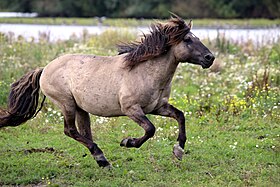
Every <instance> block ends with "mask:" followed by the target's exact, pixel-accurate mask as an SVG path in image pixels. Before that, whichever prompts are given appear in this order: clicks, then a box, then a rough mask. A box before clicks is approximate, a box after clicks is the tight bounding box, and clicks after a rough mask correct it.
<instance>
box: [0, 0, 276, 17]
mask: <svg viewBox="0 0 280 187" xmlns="http://www.w3.org/2000/svg"><path fill="white" fill-rule="evenodd" d="M0 11H16V12H37V13H38V15H39V16H41V17H95V16H98V17H101V16H106V17H112V18H132V17H133V18H167V17H169V16H170V13H169V12H174V13H176V14H178V15H180V16H182V17H187V18H279V17H280V1H278V0H207V1H205V0H0Z"/></svg>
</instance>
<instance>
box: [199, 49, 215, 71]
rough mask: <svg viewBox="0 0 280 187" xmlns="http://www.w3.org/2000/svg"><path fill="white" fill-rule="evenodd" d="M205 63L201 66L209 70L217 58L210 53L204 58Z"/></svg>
mask: <svg viewBox="0 0 280 187" xmlns="http://www.w3.org/2000/svg"><path fill="white" fill-rule="evenodd" d="M204 60H205V61H204V62H201V66H202V68H203V69H206V68H209V67H210V66H212V64H213V62H214V60H215V57H214V55H213V54H212V53H208V54H206V55H205V56H204Z"/></svg>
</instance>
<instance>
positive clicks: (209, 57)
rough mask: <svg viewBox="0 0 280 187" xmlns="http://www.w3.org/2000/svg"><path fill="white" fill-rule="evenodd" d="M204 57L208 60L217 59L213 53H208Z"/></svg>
mask: <svg viewBox="0 0 280 187" xmlns="http://www.w3.org/2000/svg"><path fill="white" fill-rule="evenodd" d="M204 58H205V59H206V60H207V61H213V60H214V59H215V57H214V56H213V55H212V54H211V53H208V54H207V55H205V56H204Z"/></svg>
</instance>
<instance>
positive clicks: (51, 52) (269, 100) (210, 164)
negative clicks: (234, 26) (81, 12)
mask: <svg viewBox="0 0 280 187" xmlns="http://www.w3.org/2000/svg"><path fill="white" fill-rule="evenodd" d="M135 38H136V35H135V33H130V32H129V31H127V30H125V31H123V32H121V31H113V30H108V31H106V32H104V33H103V34H101V35H99V36H95V35H93V36H90V35H86V34H85V35H84V36H83V38H79V39H78V38H73V39H71V40H68V41H57V42H49V41H48V40H47V39H46V38H41V39H40V41H39V42H34V41H28V42H27V41H26V40H25V39H24V38H22V37H18V38H13V37H11V36H6V35H4V34H1V35H0V40H1V42H0V106H1V107H6V100H7V97H8V93H9V87H10V85H11V83H12V82H14V81H15V80H17V79H18V78H20V77H21V76H22V75H24V74H25V73H26V72H28V71H30V70H32V69H34V68H36V67H44V66H45V65H46V64H48V63H49V62H50V61H51V60H52V59H54V58H56V57H58V56H60V55H62V54H66V53H84V54H96V55H116V54H117V51H116V47H115V44H116V43H117V42H118V41H129V40H135ZM203 42H204V43H205V44H206V46H208V47H209V48H210V49H211V50H212V51H213V52H214V54H215V56H216V60H215V64H214V65H213V66H212V67H211V68H210V69H208V70H203V69H202V68H201V67H199V66H195V65H191V64H187V63H186V64H180V65H179V67H178V69H177V72H176V74H175V77H174V79H173V87H172V95H171V98H170V102H171V103H172V104H173V105H174V106H176V107H178V108H179V109H181V110H182V111H184V114H185V117H186V129H187V143H186V148H185V155H184V158H183V160H182V161H178V160H176V159H175V158H174V157H173V156H172V147H173V145H174V144H175V143H176V138H177V133H178V125H177V123H176V122H175V121H174V120H172V119H168V118H163V117H156V116H152V115H149V116H148V117H149V119H151V121H152V122H153V123H154V124H155V126H156V127H157V131H156V134H155V136H154V137H153V138H152V139H151V140H149V141H148V142H146V143H145V144H144V145H143V146H142V147H141V148H140V149H126V148H122V147H120V146H119V143H120V141H121V140H122V139H123V138H124V137H128V136H132V137H137V136H140V135H142V134H143V130H142V129H141V128H140V127H138V125H136V124H135V123H134V122H132V121H131V120H129V119H128V118H127V117H119V118H103V117H96V116H91V122H92V131H93V136H94V140H95V141H96V142H97V143H98V145H99V146H100V147H101V149H102V150H103V151H104V153H105V155H106V157H107V158H108V160H109V161H111V163H112V165H113V167H114V168H113V169H112V170H104V169H101V168H99V167H98V165H97V164H96V162H95V161H94V159H93V158H92V157H91V155H90V153H89V152H88V150H87V149H86V148H85V147H83V146H82V145H81V144H79V143H77V142H76V141H74V140H72V139H70V138H69V137H66V136H65V135H64V134H63V120H62V116H61V113H60V111H59V110H58V109H57V108H56V107H55V106H54V105H53V104H52V103H51V102H50V101H49V100H47V101H46V103H45V105H44V107H43V110H42V111H41V112H40V113H39V114H38V116H37V117H36V118H34V119H32V120H31V121H28V122H26V123H25V124H23V125H21V126H18V127H15V128H13V127H7V128H3V129H1V130H0V185H1V186H166V187H167V186H277V185H279V184H280V177H279V176H280V175H279V174H280V154H279V153H280V126H279V124H280V94H279V93H280V69H279V65H280V42H278V43H274V44H269V45H263V46H258V47H256V46H255V45H254V44H253V42H248V43H242V44H235V43H232V42H229V41H227V40H226V39H224V38H222V36H220V37H219V38H217V39H215V40H204V41H203Z"/></svg>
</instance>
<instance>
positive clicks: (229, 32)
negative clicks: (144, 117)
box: [0, 24, 280, 45]
mask: <svg viewBox="0 0 280 187" xmlns="http://www.w3.org/2000/svg"><path fill="white" fill-rule="evenodd" d="M108 29H126V30H131V31H132V32H136V33H138V34H139V35H140V34H141V33H147V32H149V28H147V27H138V28H137V27H131V28H119V27H108V26H75V25H28V24H0V32H2V33H5V34H8V35H13V36H14V37H18V36H23V37H24V38H26V39H27V40H31V39H34V40H35V41H36V40H38V39H39V38H40V36H42V35H44V36H47V37H48V39H49V40H50V41H57V40H67V39H69V38H71V37H73V36H75V37H82V36H83V34H84V33H85V32H87V33H89V34H101V33H102V32H104V31H106V30H108ZM192 32H193V33H194V34H195V35H196V36H197V37H199V38H200V39H207V38H209V39H215V38H217V36H219V37H225V38H226V39H228V40H230V41H233V42H236V43H243V42H248V41H252V42H253V43H254V44H256V45H266V44H269V43H274V42H278V41H279V40H280V28H264V29H263V28H262V29H208V28H205V29H201V28H199V29H196V28H194V29H192Z"/></svg>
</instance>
